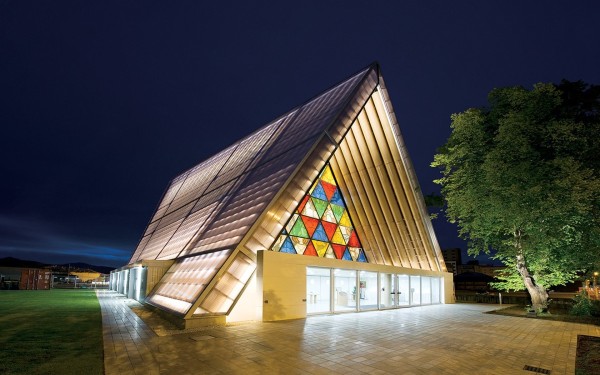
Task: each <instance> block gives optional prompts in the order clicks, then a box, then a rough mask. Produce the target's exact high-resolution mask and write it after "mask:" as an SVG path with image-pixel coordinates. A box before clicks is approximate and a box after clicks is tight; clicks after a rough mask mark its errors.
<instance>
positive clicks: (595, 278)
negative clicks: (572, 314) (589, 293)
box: [594, 271, 598, 289]
mask: <svg viewBox="0 0 600 375" xmlns="http://www.w3.org/2000/svg"><path fill="white" fill-rule="evenodd" d="M597 280H598V272H597V271H596V272H594V289H596V286H597V285H598V284H597V283H596V282H597Z"/></svg>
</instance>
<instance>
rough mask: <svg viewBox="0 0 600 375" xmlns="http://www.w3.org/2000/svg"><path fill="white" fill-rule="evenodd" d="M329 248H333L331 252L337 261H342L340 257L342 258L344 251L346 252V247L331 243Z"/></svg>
mask: <svg viewBox="0 0 600 375" xmlns="http://www.w3.org/2000/svg"><path fill="white" fill-rule="evenodd" d="M331 247H333V252H334V253H335V257H336V258H337V259H342V257H343V256H344V250H346V246H344V245H338V244H335V243H332V244H331Z"/></svg>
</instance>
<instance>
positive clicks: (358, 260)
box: [356, 249, 368, 263]
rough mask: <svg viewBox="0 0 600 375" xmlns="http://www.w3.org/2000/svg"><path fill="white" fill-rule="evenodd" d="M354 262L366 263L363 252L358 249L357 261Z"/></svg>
mask: <svg viewBox="0 0 600 375" xmlns="http://www.w3.org/2000/svg"><path fill="white" fill-rule="evenodd" d="M356 261H357V262H363V263H368V262H367V257H366V256H365V252H364V251H363V249H360V252H359V253H358V259H357V260H356Z"/></svg>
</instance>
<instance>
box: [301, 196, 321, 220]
mask: <svg viewBox="0 0 600 375" xmlns="http://www.w3.org/2000/svg"><path fill="white" fill-rule="evenodd" d="M302 215H304V216H308V217H313V218H315V219H320V218H321V217H320V216H319V213H318V212H317V210H316V209H315V205H314V203H313V200H312V199H308V200H307V201H306V204H305V205H304V209H303V210H302Z"/></svg>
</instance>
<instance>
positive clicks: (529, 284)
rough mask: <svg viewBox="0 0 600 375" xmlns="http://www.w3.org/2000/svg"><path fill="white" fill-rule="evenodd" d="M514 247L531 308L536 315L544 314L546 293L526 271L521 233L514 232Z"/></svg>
mask: <svg viewBox="0 0 600 375" xmlns="http://www.w3.org/2000/svg"><path fill="white" fill-rule="evenodd" d="M514 235H515V247H516V248H517V271H518V272H519V275H521V278H522V279H523V283H524V284H525V287H526V288H527V291H528V292H529V295H530V296H531V307H532V308H533V310H535V312H536V314H539V313H541V312H546V311H547V310H548V292H547V291H546V288H544V287H543V286H542V285H538V284H536V283H535V280H534V279H533V277H532V276H531V274H530V273H529V270H528V269H527V263H526V262H525V256H524V255H523V249H522V248H521V235H522V233H521V231H520V230H517V231H515V234H514Z"/></svg>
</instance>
